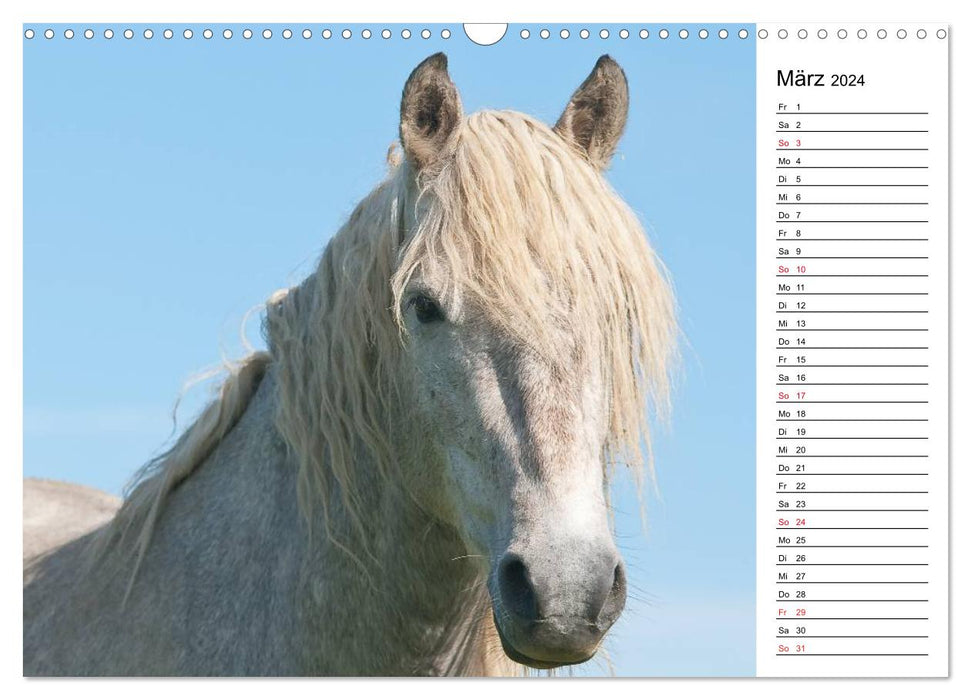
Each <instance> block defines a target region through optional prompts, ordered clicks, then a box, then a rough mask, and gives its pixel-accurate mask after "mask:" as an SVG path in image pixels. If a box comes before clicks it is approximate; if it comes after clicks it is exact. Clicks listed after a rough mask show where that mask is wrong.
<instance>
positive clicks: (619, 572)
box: [597, 562, 627, 624]
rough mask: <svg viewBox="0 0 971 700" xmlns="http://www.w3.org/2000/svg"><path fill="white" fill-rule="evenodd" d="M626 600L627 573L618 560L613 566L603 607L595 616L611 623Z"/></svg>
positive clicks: (621, 609)
mask: <svg viewBox="0 0 971 700" xmlns="http://www.w3.org/2000/svg"><path fill="white" fill-rule="evenodd" d="M626 602H627V574H626V573H624V563H623V562H618V563H617V565H616V566H615V567H614V574H613V582H612V583H611V584H610V590H609V591H608V593H607V598H606V600H604V603H603V607H602V608H601V609H600V611H599V614H598V615H597V617H598V618H599V619H600V620H601V621H606V622H608V624H613V622H614V620H616V619H617V617H618V616H619V615H620V613H621V612H622V611H623V609H624V604H625V603H626Z"/></svg>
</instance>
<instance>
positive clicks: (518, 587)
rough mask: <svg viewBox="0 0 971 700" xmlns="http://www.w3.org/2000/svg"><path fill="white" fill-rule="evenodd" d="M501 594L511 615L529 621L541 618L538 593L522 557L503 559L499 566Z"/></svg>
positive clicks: (509, 555)
mask: <svg viewBox="0 0 971 700" xmlns="http://www.w3.org/2000/svg"><path fill="white" fill-rule="evenodd" d="M499 594H500V596H501V597H502V603H503V606H504V607H505V608H506V611H507V612H509V613H510V614H511V615H514V616H515V617H518V618H520V619H522V620H529V621H532V620H536V619H537V618H538V617H539V608H538V606H537V604H536V592H535V591H534V590H533V585H532V584H531V583H530V582H529V570H528V569H527V568H526V562H524V561H523V560H522V557H519V556H518V555H515V554H507V555H506V556H504V557H503V559H502V562H500V564H499Z"/></svg>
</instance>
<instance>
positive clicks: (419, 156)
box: [399, 53, 462, 170]
mask: <svg viewBox="0 0 971 700" xmlns="http://www.w3.org/2000/svg"><path fill="white" fill-rule="evenodd" d="M461 119H462V103H461V101H460V100H459V93H458V90H456V89H455V85H454V84H453V83H452V79H451V78H450V77H449V75H448V58H447V57H446V56H445V54H444V53H437V54H435V55H433V56H429V57H428V58H426V59H425V60H424V61H422V62H421V63H419V64H418V66H417V67H416V68H415V70H413V71H412V72H411V75H410V76H408V81H407V82H406V83H405V89H404V91H403V92H402V94H401V124H400V126H399V133H400V136H401V145H402V147H403V148H404V150H405V155H406V156H407V157H408V160H410V161H411V163H412V165H414V166H415V167H416V168H417V169H418V170H423V169H426V168H428V167H430V166H432V165H433V164H434V163H435V162H436V161H438V160H439V159H440V158H441V157H442V155H443V153H444V152H446V150H447V148H448V147H449V145H450V142H451V139H452V136H453V134H454V133H455V132H456V127H457V126H458V125H459V122H460V121H461Z"/></svg>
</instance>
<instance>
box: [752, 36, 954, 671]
mask: <svg viewBox="0 0 971 700" xmlns="http://www.w3.org/2000/svg"><path fill="white" fill-rule="evenodd" d="M757 31H758V37H759V40H758V48H757V65H758V68H757V78H756V80H757V88H756V92H757V102H758V105H757V113H758V126H757V141H758V149H757V158H758V166H757V169H758V211H757V216H758V231H757V260H758V262H757V270H758V273H757V274H758V280H757V307H758V308H757V312H756V318H757V329H758V330H757V335H758V340H757V347H758V351H757V352H758V358H757V365H758V369H757V382H758V386H757V397H758V398H757V414H758V419H757V426H758V428H757V431H758V436H757V454H758V458H757V467H756V468H757V470H758V471H757V489H758V495H757V503H758V506H757V507H758V514H757V517H758V525H757V528H758V544H757V561H758V565H757V647H758V648H757V652H756V662H757V672H758V675H760V676H797V677H798V676H945V675H947V673H948V558H947V553H948V532H947V526H948V513H947V508H948V434H947V433H948V417H947V411H948V64H947V60H948V59H947V56H948V39H947V33H948V30H947V27H946V26H942V25H935V24H913V25H910V24H908V25H901V24H885V25H880V24H867V25H860V24H827V25H804V24H795V25H782V24H780V25H759V26H758V30H757Z"/></svg>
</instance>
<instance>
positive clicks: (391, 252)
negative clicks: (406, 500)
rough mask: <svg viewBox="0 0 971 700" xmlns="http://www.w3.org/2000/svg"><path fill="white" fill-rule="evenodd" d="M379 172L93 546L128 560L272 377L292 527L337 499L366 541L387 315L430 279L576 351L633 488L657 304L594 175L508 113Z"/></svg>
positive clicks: (658, 393) (642, 262)
mask: <svg viewBox="0 0 971 700" xmlns="http://www.w3.org/2000/svg"><path fill="white" fill-rule="evenodd" d="M389 162H391V171H390V173H389V176H388V178H387V179H386V180H385V182H383V183H382V184H381V185H379V186H378V187H377V188H376V189H375V190H374V191H373V192H372V193H371V194H370V195H369V196H368V197H366V198H365V199H364V200H363V201H362V202H361V203H360V204H359V205H358V206H357V208H356V209H355V211H354V212H353V214H352V215H351V216H350V218H349V220H348V221H347V223H346V224H345V225H344V226H343V227H342V228H341V230H340V231H339V232H338V233H337V234H336V236H335V237H334V238H333V239H332V240H331V242H330V243H329V244H328V246H327V247H326V249H325V251H324V253H323V256H322V258H321V260H320V263H319V265H318V267H317V270H316V272H315V273H314V274H312V275H311V276H310V277H308V278H307V279H306V280H304V282H303V283H301V284H300V285H298V286H297V287H295V288H293V289H291V290H288V292H287V293H284V294H278V295H275V296H274V297H273V298H272V299H271V300H270V301H269V302H268V303H267V309H266V320H265V332H266V335H267V339H268V341H269V346H270V348H269V352H268V353H256V354H254V355H251V356H250V357H249V358H247V359H246V360H244V361H243V362H242V363H240V364H239V365H236V366H234V367H233V368H232V369H231V372H230V377H229V379H228V380H227V381H226V383H225V384H224V385H223V387H222V389H221V392H220V396H219V397H218V398H217V400H216V401H214V402H213V404H211V405H210V406H209V407H208V408H207V409H206V410H205V411H204V412H203V414H202V415H201V416H200V418H199V419H198V420H197V421H196V423H195V424H193V425H192V426H191V427H190V428H189V430H187V431H186V433H184V434H183V435H182V437H181V438H180V439H179V440H178V442H177V443H176V444H175V446H174V447H173V448H172V449H171V450H169V451H168V452H166V453H165V454H163V455H162V456H161V457H159V458H158V459H156V460H153V462H151V463H150V464H149V465H147V467H145V468H144V469H143V470H142V471H141V472H140V473H139V483H138V485H137V487H136V488H135V489H134V491H133V492H132V493H131V495H130V496H129V497H128V499H127V500H126V502H125V504H124V506H123V507H122V509H121V511H120V512H119V514H118V516H117V517H116V518H115V520H114V521H113V523H112V524H111V525H110V527H109V528H107V529H106V531H105V533H103V534H102V535H101V541H102V542H107V541H111V540H112V539H113V538H115V537H116V536H118V535H124V534H125V533H126V532H128V531H129V530H133V531H135V532H136V533H137V537H136V539H135V540H134V542H135V548H134V549H135V551H136V552H137V556H138V560H139V561H140V560H141V557H142V556H143V555H144V552H145V550H146V548H147V546H148V543H149V541H150V539H151V536H152V532H153V529H154V526H155V524H156V522H157V520H158V517H159V514H160V513H161V510H162V508H163V507H164V503H165V499H166V497H167V495H168V494H169V493H170V492H171V491H172V489H173V488H175V486H177V485H178V484H179V483H180V482H181V481H183V480H184V479H186V478H188V477H189V476H190V474H191V473H192V471H193V470H194V469H195V468H196V467H197V466H198V465H199V464H201V463H202V462H203V460H204V459H205V458H206V457H207V456H208V455H209V454H210V453H211V452H212V450H213V449H214V448H215V447H216V445H217V444H218V443H219V441H220V440H221V439H222V438H223V437H224V436H225V435H226V433H227V432H228V431H229V430H230V429H231V428H232V426H233V425H234V424H235V423H236V421H237V420H238V419H239V417H240V416H241V415H242V413H243V411H244V410H245V408H246V405H247V404H248V402H249V400H250V398H251V397H252V395H253V393H254V392H255V389H256V387H257V386H258V384H259V381H260V379H261V377H262V376H263V374H264V371H265V370H266V368H267V366H268V364H270V363H271V362H272V363H273V365H274V368H275V377H276V380H277V382H278V387H277V391H278V395H277V419H276V423H277V428H278V430H279V432H280V433H281V434H282V436H283V438H284V439H285V441H286V443H287V445H288V446H289V448H290V450H291V451H292V453H293V455H294V457H295V459H296V461H297V462H298V465H299V466H298V469H299V472H298V497H299V504H300V508H301V510H302V511H303V512H304V514H305V515H309V514H310V513H311V512H312V511H313V509H314V508H317V507H322V508H324V509H325V515H326V509H327V508H328V504H329V503H330V502H331V498H332V497H333V495H334V494H335V493H336V494H339V498H340V499H341V502H342V505H343V509H344V510H345V512H346V513H347V514H349V516H350V517H351V519H352V527H353V528H354V529H355V530H356V531H357V532H359V533H360V534H361V535H366V533H367V530H368V520H367V514H366V513H363V512H362V509H361V491H360V485H361V483H363V479H364V474H363V473H362V470H361V467H360V459H361V458H362V457H364V458H367V460H368V463H369V464H371V465H373V468H374V469H376V470H377V473H378V475H379V477H380V478H383V479H390V478H392V477H393V474H394V472H395V470H396V469H397V468H398V466H399V465H398V463H397V455H396V451H395V449H394V446H393V444H392V440H391V438H390V436H391V434H392V417H393V416H394V415H395V411H396V410H397V408H398V407H399V403H400V401H401V399H402V394H403V392H404V391H405V390H406V387H404V386H403V385H402V382H401V379H400V376H399V370H398V366H399V360H400V357H401V353H402V350H403V348H404V343H405V342H406V339H405V338H404V336H403V326H402V319H401V300H402V296H403V295H404V293H405V290H406V288H407V286H408V283H409V281H410V280H411V279H412V278H413V276H414V275H415V274H416V272H417V271H419V270H422V269H432V268H434V269H436V270H437V271H438V272H439V273H443V277H444V278H445V279H447V280H448V284H447V290H446V292H447V293H448V294H451V295H454V296H455V297H456V298H462V299H463V300H467V301H469V302H471V303H474V304H476V305H477V306H478V307H479V308H481V309H483V310H485V312H486V313H488V314H490V316H491V317H492V318H493V319H494V320H495V321H496V322H497V323H499V324H500V325H501V327H502V328H503V329H505V330H506V331H508V332H509V333H511V334H514V335H515V336H517V337H518V338H519V339H520V340H522V341H523V342H525V343H528V344H529V345H530V346H532V347H533V348H534V349H535V350H536V352H540V353H544V354H547V355H549V356H550V357H553V356H554V355H555V353H556V352H558V351H559V349H558V348H557V347H556V342H555V336H554V333H553V332H552V329H551V327H550V318H552V317H556V318H558V319H560V320H565V321H566V322H568V323H570V327H571V328H572V329H573V331H574V333H575V335H576V336H577V341H576V342H577V351H579V352H588V353H597V354H598V355H599V356H600V357H602V358H603V362H602V366H603V374H604V376H603V379H604V386H605V387H607V388H608V392H609V411H610V415H609V431H610V438H609V441H608V444H606V445H605V447H604V464H605V468H610V467H611V466H612V465H614V464H616V463H630V464H632V467H633V474H634V476H635V479H637V478H638V476H639V475H640V473H641V469H640V466H642V465H646V466H647V467H648V469H650V464H651V457H650V440H649V432H648V416H649V414H650V412H651V411H652V410H653V411H655V412H660V413H664V412H665V411H666V410H667V407H668V375H669V369H670V366H671V362H672V359H673V357H674V352H675V346H676V334H677V330H676V323H675V308H674V300H673V296H672V292H671V288H670V285H669V282H668V278H667V274H666V272H665V269H664V267H663V265H662V263H661V262H660V260H659V259H658V258H657V256H656V255H655V253H654V251H653V249H652V248H651V246H650V244H649V242H648V239H647V237H646V234H645V232H644V230H643V228H642V227H641V225H640V223H639V222H638V220H637V217H636V216H635V215H634V213H633V212H631V210H630V209H629V208H628V207H627V205H626V204H624V202H623V201H622V200H621V199H620V197H619V196H618V195H617V194H616V193H615V192H614V191H613V190H612V189H611V187H610V185H609V184H608V183H607V181H606V180H605V179H604V177H603V176H602V175H601V174H600V173H599V171H598V170H597V169H596V168H594V167H593V166H592V165H591V164H590V163H589V162H587V161H586V160H585V159H584V157H583V155H581V154H580V153H579V151H577V150H575V149H574V147H572V146H571V145H569V144H568V143H567V142H566V141H565V140H563V139H562V138H561V137H560V136H559V135H557V134H556V133H554V132H553V131H552V130H551V129H550V128H549V127H548V126H546V125H544V124H542V123H540V122H539V121H537V120H535V119H533V118H531V117H529V116H526V115H523V114H520V113H517V112H509V111H483V112H479V113H476V114H473V115H471V116H469V117H468V118H466V119H465V120H464V122H463V123H462V124H461V125H460V126H459V133H458V135H457V139H456V142H455V151H454V154H453V155H452V156H451V157H450V158H449V159H448V161H447V163H445V165H444V166H443V167H442V168H441V169H439V170H438V171H436V172H435V173H434V174H432V175H424V174H423V175H422V176H421V177H416V175H415V172H414V171H413V170H412V168H411V166H410V165H409V164H408V162H407V161H402V162H393V161H392V159H389ZM324 522H325V523H329V518H327V517H325V518H324ZM328 534H331V533H330V528H329V525H328ZM338 544H340V543H338ZM348 544H349V543H348ZM352 549H353V548H350V547H348V551H349V552H351V551H352ZM352 555H353V552H352ZM136 571H137V564H136ZM133 577H134V574H133Z"/></svg>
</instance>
